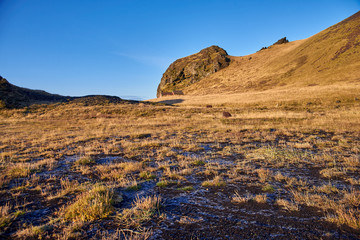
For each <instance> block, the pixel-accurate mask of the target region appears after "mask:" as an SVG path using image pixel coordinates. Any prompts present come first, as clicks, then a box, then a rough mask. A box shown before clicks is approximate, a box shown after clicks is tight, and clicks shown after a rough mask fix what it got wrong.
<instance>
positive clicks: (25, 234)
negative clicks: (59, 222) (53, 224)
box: [15, 225, 49, 239]
mask: <svg viewBox="0 0 360 240" xmlns="http://www.w3.org/2000/svg"><path fill="white" fill-rule="evenodd" d="M48 229H49V226H48V225H41V226H31V227H28V228H25V229H22V230H19V231H17V232H16V234H15V235H16V237H18V238H19V239H42V235H43V234H44V232H45V231H47V230H48Z"/></svg>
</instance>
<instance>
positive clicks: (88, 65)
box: [0, 0, 360, 99]
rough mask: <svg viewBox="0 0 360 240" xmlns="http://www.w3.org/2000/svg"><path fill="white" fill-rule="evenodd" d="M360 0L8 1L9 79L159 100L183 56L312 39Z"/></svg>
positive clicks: (4, 16)
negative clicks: (160, 86) (159, 87)
mask: <svg viewBox="0 0 360 240" xmlns="http://www.w3.org/2000/svg"><path fill="white" fill-rule="evenodd" d="M359 10H360V0H348V1H347V0H311V1H310V0H301V1H295V0H287V1H285V0H283V1H281V0H277V1H272V0H268V1H265V0H263V1H260V0H253V1H240V0H204V1H202V0H152V1H149V0H127V1H125V0H57V1H56V0H31V1H29V0H0V75H1V76H3V77H5V78H6V79H8V80H9V81H10V82H11V83H13V84H15V85H18V86H21V87H27V88H32V89H42V90H45V91H48V92H51V93H58V94H62V95H68V96H81V95H89V94H106V95H115V96H120V97H124V98H142V99H149V98H154V97H155V96H156V88H157V85H158V84H159V82H160V79H161V77H162V74H163V72H164V71H165V70H166V69H167V67H168V66H169V65H170V64H171V63H172V62H173V61H175V60H176V59H178V58H181V57H185V56H187V55H190V54H193V53H196V52H198V51H200V50H201V49H203V48H205V47H208V46H211V45H218V46H220V47H222V48H224V49H225V50H226V51H227V52H228V53H229V54H230V55H234V56H243V55H248V54H251V53H254V52H256V51H257V50H259V49H260V48H261V47H263V46H269V45H271V44H272V43H274V42H276V41H277V40H278V39H280V38H282V37H285V36H286V37H287V38H288V39H289V40H290V41H292V40H298V39H304V38H307V37H310V36H312V35H314V34H316V33H318V32H319V31H321V30H323V29H325V28H327V27H329V26H331V25H333V24H335V23H337V22H339V21H341V20H343V19H345V18H347V17H349V16H350V15H352V14H354V13H356V12H357V11H359Z"/></svg>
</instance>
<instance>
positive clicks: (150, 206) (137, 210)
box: [117, 196, 161, 227]
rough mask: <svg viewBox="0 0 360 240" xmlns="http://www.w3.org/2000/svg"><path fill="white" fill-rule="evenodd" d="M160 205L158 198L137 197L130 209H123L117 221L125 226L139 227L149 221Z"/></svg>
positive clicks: (159, 198)
mask: <svg viewBox="0 0 360 240" xmlns="http://www.w3.org/2000/svg"><path fill="white" fill-rule="evenodd" d="M160 203H161V197H160V196H149V197H143V198H140V197H137V198H136V199H135V201H134V203H133V205H132V208H129V209H124V210H123V211H122V212H121V213H120V214H118V215H117V219H119V220H120V222H121V223H122V224H124V225H126V226H133V227H139V226H140V224H141V223H142V222H145V221H148V220H150V219H151V217H152V215H154V214H155V213H156V211H157V210H158V209H159V208H160Z"/></svg>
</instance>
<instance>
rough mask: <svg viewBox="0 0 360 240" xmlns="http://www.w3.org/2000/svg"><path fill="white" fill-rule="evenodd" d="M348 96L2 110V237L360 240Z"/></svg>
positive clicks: (246, 96)
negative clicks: (228, 114) (228, 115)
mask: <svg viewBox="0 0 360 240" xmlns="http://www.w3.org/2000/svg"><path fill="white" fill-rule="evenodd" d="M357 87H358V86H353V88H350V87H348V88H347V86H345V85H344V86H342V85H339V89H340V90H339V89H337V88H331V87H328V88H327V87H323V88H322V89H320V87H319V86H312V87H308V88H304V89H301V88H299V90H298V91H297V92H290V93H289V92H286V91H285V90H284V91H285V92H282V91H276V92H275V91H274V92H272V93H271V92H270V93H269V92H265V93H266V94H264V92H261V91H259V92H253V93H251V94H250V93H243V95H241V94H238V95H229V96H226V97H221V98H219V97H217V99H215V97H214V96H203V97H200V96H181V97H179V96H178V97H167V98H161V99H158V100H157V101H160V102H162V101H167V102H168V103H174V105H162V104H153V103H132V104H130V103H122V104H121V103H120V104H112V103H108V104H104V105H88V104H85V103H73V102H70V103H58V104H53V105H47V106H46V105H44V106H33V107H28V108H23V109H14V110H6V109H3V110H1V111H0V133H1V138H0V238H1V239H119V238H120V239H242V238H243V239H264V238H265V239H358V238H360V217H359V216H360V215H359V214H360V209H359V206H360V177H359V176H360V175H359V173H360V135H359V129H360V100H359V98H360V96H359V95H358V92H359V91H357V89H358V88H357ZM311 89H313V92H309V91H311ZM320 90H321V91H320ZM337 90H339V91H337ZM269 91H270V90H269ZM320 92H321V93H322V94H320ZM305 95H307V96H308V97H307V98H305V97H304V96H305ZM282 96H283V97H282ZM285 96H287V97H286V99H287V100H285ZM235 99H236V100H235ZM224 112H228V113H230V115H231V116H230V117H224V116H226V114H225V115H224Z"/></svg>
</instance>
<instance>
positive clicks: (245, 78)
mask: <svg viewBox="0 0 360 240" xmlns="http://www.w3.org/2000/svg"><path fill="white" fill-rule="evenodd" d="M204 50H205V49H204ZM223 51H224V52H226V51H225V50H223ZM191 56H193V55H191ZM191 56H189V57H185V58H182V59H180V60H181V61H184V60H187V63H186V64H187V65H192V64H196V63H197V61H198V60H197V59H196V58H195V59H194V58H191ZM226 58H228V59H230V61H229V62H228V63H229V64H227V65H224V66H225V67H222V68H219V69H217V71H210V72H208V73H209V74H206V75H202V77H201V78H199V79H197V81H188V79H191V78H192V77H194V76H197V75H199V71H197V70H196V69H195V71H190V73H191V74H192V76H190V75H191V74H188V77H187V78H183V79H180V78H177V80H176V81H169V79H170V78H169V77H168V76H169V73H173V72H174V65H179V64H177V62H178V61H179V60H177V61H175V62H174V63H173V64H171V65H170V67H169V68H168V69H167V70H166V72H165V73H164V76H163V78H162V79H161V81H160V84H159V87H158V93H159V89H160V90H161V89H166V90H171V91H174V90H182V91H183V92H184V93H185V94H186V95H209V94H231V93H241V92H248V91H254V90H257V91H258V90H267V89H274V88H279V89H280V88H294V87H307V86H315V85H331V84H344V83H345V82H349V83H354V82H357V83H359V82H360V12H357V13H355V14H354V15H352V16H351V17H349V18H347V19H345V20H343V21H341V22H340V23H338V24H335V25H333V26H331V27H329V28H327V29H325V30H323V31H321V32H319V33H318V34H315V35H314V36H312V37H309V38H307V39H303V40H297V41H292V42H288V40H287V39H286V38H282V39H280V40H279V41H278V42H276V43H275V44H273V45H271V46H269V47H264V48H262V49H261V51H258V52H256V53H254V54H250V55H247V56H241V57H235V56H228V55H226ZM208 59H210V60H211V57H210V58H208ZM210 60H209V61H210ZM206 61H207V60H206ZM211 64H212V63H210V64H209V65H211ZM175 69H176V68H175ZM180 69H181V68H180ZM200 70H202V68H200ZM200 72H201V71H200ZM200 75H201V74H200Z"/></svg>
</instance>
